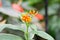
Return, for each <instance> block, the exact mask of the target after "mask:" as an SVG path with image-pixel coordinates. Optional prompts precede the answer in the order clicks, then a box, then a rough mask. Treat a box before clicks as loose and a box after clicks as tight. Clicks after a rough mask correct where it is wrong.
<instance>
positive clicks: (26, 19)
mask: <svg viewBox="0 0 60 40" xmlns="http://www.w3.org/2000/svg"><path fill="white" fill-rule="evenodd" d="M22 20H23V21H24V22H28V23H29V22H31V17H30V16H28V15H23V16H22Z"/></svg>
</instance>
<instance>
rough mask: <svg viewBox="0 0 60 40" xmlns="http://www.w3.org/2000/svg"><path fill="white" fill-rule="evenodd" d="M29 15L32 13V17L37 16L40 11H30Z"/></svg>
mask: <svg viewBox="0 0 60 40" xmlns="http://www.w3.org/2000/svg"><path fill="white" fill-rule="evenodd" d="M29 13H30V14H31V15H33V16H35V15H36V14H37V13H38V11H36V10H30V12H29Z"/></svg>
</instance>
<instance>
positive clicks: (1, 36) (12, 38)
mask: <svg viewBox="0 0 60 40" xmlns="http://www.w3.org/2000/svg"><path fill="white" fill-rule="evenodd" d="M0 40H23V39H22V38H21V37H19V36H16V35H12V34H5V33H0Z"/></svg>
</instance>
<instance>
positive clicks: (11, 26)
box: [0, 24, 24, 32]
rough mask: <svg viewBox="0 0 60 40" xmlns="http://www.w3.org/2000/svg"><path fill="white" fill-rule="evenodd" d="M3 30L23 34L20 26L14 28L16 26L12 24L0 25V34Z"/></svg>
mask: <svg viewBox="0 0 60 40" xmlns="http://www.w3.org/2000/svg"><path fill="white" fill-rule="evenodd" d="M5 28H10V29H14V30H20V31H23V32H24V29H23V28H22V27H21V26H16V25H12V24H0V32H1V31H2V30H3V29H5Z"/></svg>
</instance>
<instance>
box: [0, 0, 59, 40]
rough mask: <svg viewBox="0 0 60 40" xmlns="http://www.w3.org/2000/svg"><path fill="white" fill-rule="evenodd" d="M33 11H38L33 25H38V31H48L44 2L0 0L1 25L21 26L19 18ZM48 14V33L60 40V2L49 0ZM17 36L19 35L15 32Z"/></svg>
mask: <svg viewBox="0 0 60 40" xmlns="http://www.w3.org/2000/svg"><path fill="white" fill-rule="evenodd" d="M32 9H34V10H36V11H38V14H37V15H36V16H35V17H34V18H33V20H32V23H33V24H35V25H37V28H38V30H42V31H46V26H45V1H44V0H0V24H14V25H19V26H20V23H22V22H21V20H20V19H19V16H20V15H21V14H22V13H26V12H28V11H29V10H32ZM47 12H48V27H47V33H48V34H50V35H51V36H52V37H53V38H54V39H55V40H60V0H48V9H47ZM3 32H6V33H12V34H14V32H15V31H14V30H10V29H4V30H3ZM15 34H18V33H16V32H15ZM18 35H19V34H18Z"/></svg>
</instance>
